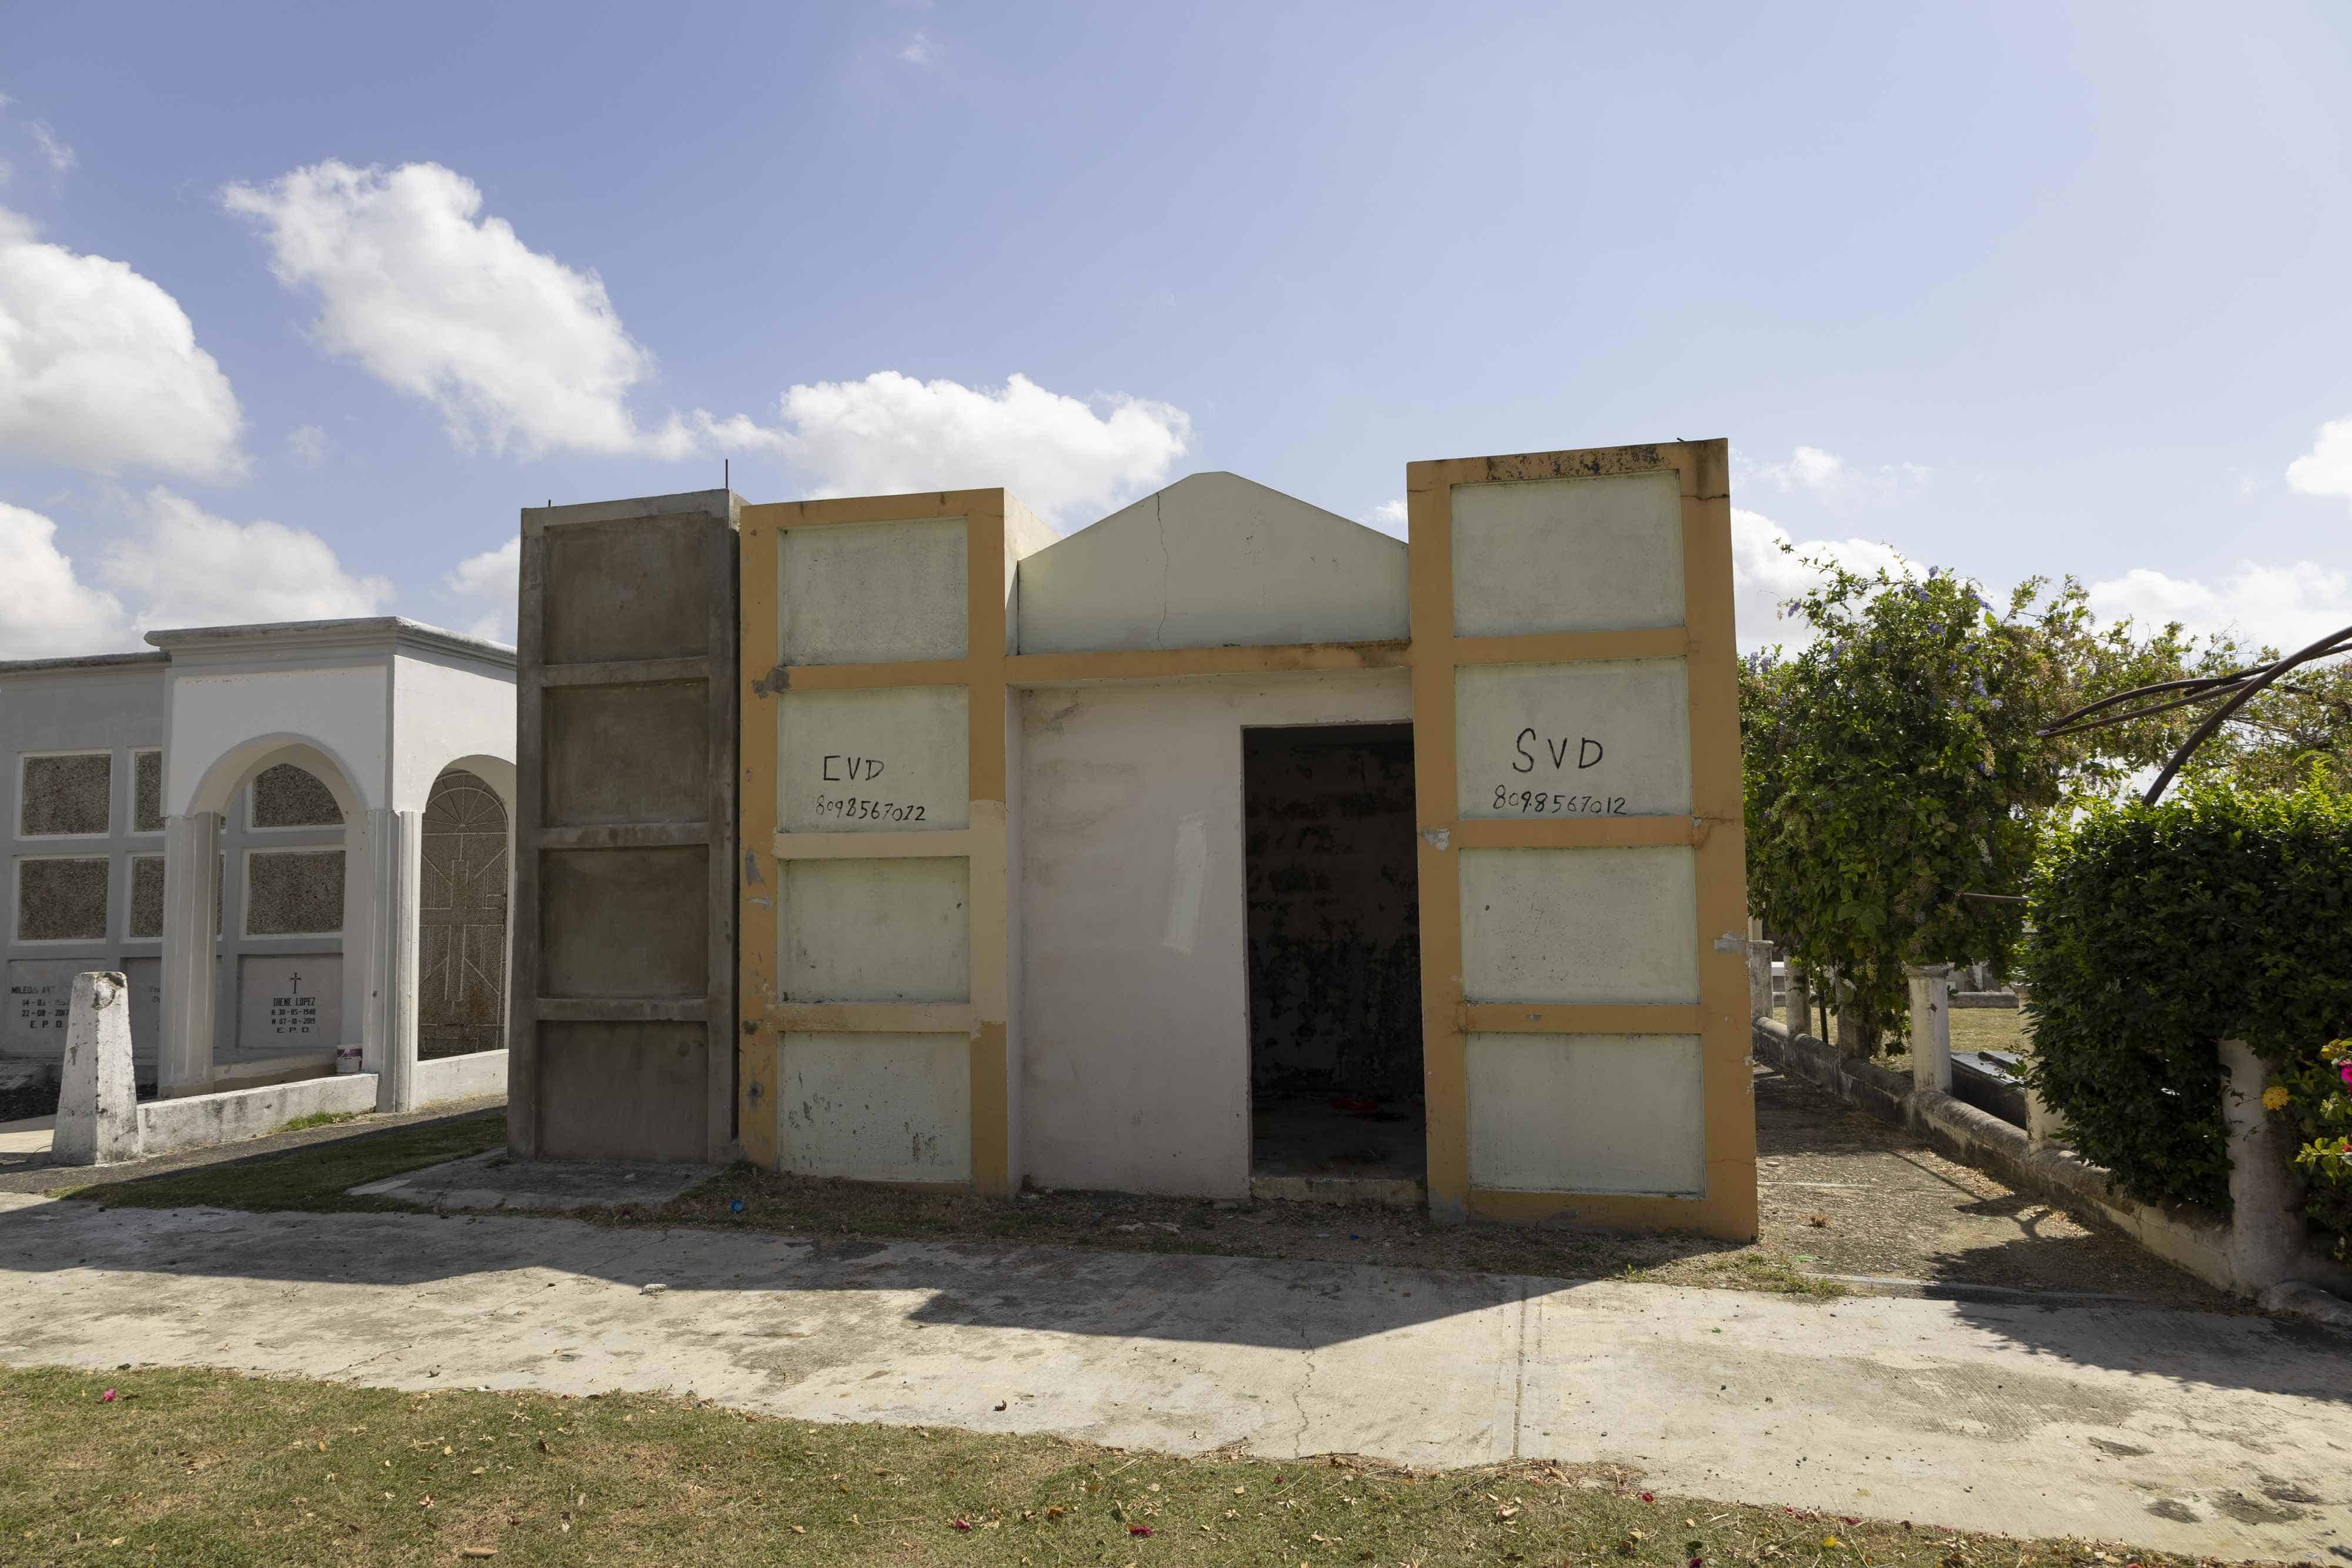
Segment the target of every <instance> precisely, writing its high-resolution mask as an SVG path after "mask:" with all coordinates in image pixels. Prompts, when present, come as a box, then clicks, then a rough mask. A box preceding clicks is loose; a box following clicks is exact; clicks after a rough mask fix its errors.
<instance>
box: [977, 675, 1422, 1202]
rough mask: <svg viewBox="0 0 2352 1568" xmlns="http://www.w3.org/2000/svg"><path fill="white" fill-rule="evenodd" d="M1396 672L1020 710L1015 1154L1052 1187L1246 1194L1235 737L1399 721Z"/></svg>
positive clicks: (1033, 700)
mask: <svg viewBox="0 0 2352 1568" xmlns="http://www.w3.org/2000/svg"><path fill="white" fill-rule="evenodd" d="M1409 701H1410V697H1409V692H1408V689H1407V685H1406V681H1405V677H1404V674H1403V672H1402V671H1381V672H1377V673H1369V672H1368V673H1362V674H1317V675H1298V676H1288V677H1276V678H1260V679H1255V680H1238V679H1236V680H1203V681H1169V682H1164V683H1136V684H1126V683H1122V684H1120V685H1115V686H1093V687H1084V688H1077V689H1064V690H1052V689H1048V690H1037V691H1028V692H1024V693H1022V694H1021V695H1020V699H1019V707H1020V715H1021V726H1020V743H1021V762H1020V777H1021V788H1022V802H1021V824H1022V830H1023V831H1022V846H1023V852H1022V858H1021V865H1020V887H1021V950H1022V953H1023V955H1024V961H1023V964H1022V978H1023V986H1024V997H1023V1006H1022V1020H1023V1042H1024V1073H1023V1082H1022V1087H1023V1103H1024V1116H1023V1143H1024V1148H1025V1149H1026V1151H1027V1161H1028V1170H1029V1174H1030V1176H1031V1178H1032V1179H1033V1180H1034V1181H1036V1182H1038V1183H1040V1184H1041V1185H1044V1186H1078V1187H1109V1188H1115V1189H1118V1190H1122V1191H1129V1192H1155V1193H1190V1194H1195V1195H1207V1196H1212V1197H1245V1196H1246V1195H1247V1194H1248V1191H1249V1176H1250V1115H1249V1104H1250V1098H1249V1090H1250V1036H1249V1001H1248V996H1249V991H1248V943H1249V917H1248V899H1247V896H1246V886H1245V884H1246V864H1245V861H1244V821H1243V817H1244V813H1243V800H1242V733H1243V730H1244V727H1250V726H1272V725H1320V724H1349V723H1360V724H1361V723H1369V724H1378V723H1393V722H1396V721H1399V720H1402V719H1404V718H1405V717H1407V716H1408V710H1409Z"/></svg>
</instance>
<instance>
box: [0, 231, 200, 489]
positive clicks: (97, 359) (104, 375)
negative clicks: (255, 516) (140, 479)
mask: <svg viewBox="0 0 2352 1568" xmlns="http://www.w3.org/2000/svg"><path fill="white" fill-rule="evenodd" d="M35 233H36V231H35V229H34V227H33V225H32V224H31V222H30V221H29V220H27V219H26V218H24V217H22V216H20V215H19V214H16V213H12V212H9V211H8V210H7V209H5V208H0V451H6V452H8V453H11V454H13V455H18V456H22V457H26V458H30V459H32V460H33V461H35V462H38V463H56V464H60V465H66V466H68V467H76V468H87V469H92V470H95V471H96V472H99V473H101V474H111V473H115V472H117V471H119V470H121V469H122V468H125V467H147V468H155V469H161V470H163V471H165V472H168V473H173V474H179V475H183V476H186V477H189V478H193V479H206V480H215V481H219V480H226V479H234V478H236V477H238V476H241V475H243V473H244V472H245V465H246V460H245V455H244V454H243V453H242V452H240V451H239V450H238V449H237V434H238V432H239V430H240V429H241V428H242V427H243V425H244V423H245V420H244V415H243V414H242V413H239V412H238V409H237V406H236V393H235V392H231V391H230V390H229V384H228V378H227V377H226V376H225V375H223V374H222V373H221V368H220V366H219V365H218V364H217V363H215V361H214V360H213V357H212V356H211V355H210V354H207V353H205V351H204V350H202V349H200V348H198V347H196V332H195V328H194V326H193V325H191V324H190V322H189V320H188V316H187V312H186V311H184V310H183V309H181V308H180V303H179V301H178V300H176V299H174V298H172V296H171V295H169V294H168V293H166V292H164V291H163V289H162V288H161V287H158V286H157V285H156V284H155V283H153V282H152V280H150V279H148V278H145V277H141V276H140V275H139V274H138V273H136V272H133V271H132V270H131V268H130V267H126V266H124V265H123V264H122V263H121V262H119V261H110V260H109V259H107V258H106V257H104V256H81V255H78V254H76V253H75V252H73V251H70V250H68V249H66V248H65V247H64V246H55V245H48V244H45V243H43V242H42V241H40V240H38V239H37V238H36V237H35Z"/></svg>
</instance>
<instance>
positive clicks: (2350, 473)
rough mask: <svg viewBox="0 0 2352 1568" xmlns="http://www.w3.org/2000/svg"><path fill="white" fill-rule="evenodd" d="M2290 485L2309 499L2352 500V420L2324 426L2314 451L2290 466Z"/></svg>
mask: <svg viewBox="0 0 2352 1568" xmlns="http://www.w3.org/2000/svg"><path fill="white" fill-rule="evenodd" d="M2286 482H2287V486H2288V487H2289V488H2290V489H2294V490H2300V491H2302V492H2303V493H2304V494H2305V495H2306V496H2342V497H2346V498H2347V499H2352V419H2331V420H2329V421H2328V422H2327V423H2326V424H2323V425H2321V426H2320V427H2319V435H2318V437H2317V439H2315V441H2313V443H2312V444H2311V450H2310V451H2308V452H2306V453H2305V454H2304V455H2302V456H2300V457H2298V458H2296V459H2295V460H2294V462H2292V463H2290V464H2288V465H2286Z"/></svg>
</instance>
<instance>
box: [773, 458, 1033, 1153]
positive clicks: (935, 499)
mask: <svg viewBox="0 0 2352 1568" xmlns="http://www.w3.org/2000/svg"><path fill="white" fill-rule="evenodd" d="M1007 504H1008V501H1007V497H1006V496H1005V493H1004V492H1003V490H948V491H935V492H932V493H929V494H926V495H917V496H858V497H845V498H842V499H837V500H827V501H782V502H774V503H771V504H767V505H761V506H746V507H743V508H742V514H741V518H740V524H741V527H740V533H739V535H738V538H740V541H741V542H740V547H739V548H740V549H741V551H742V572H741V584H742V586H741V600H740V611H739V613H740V616H741V622H740V625H741V630H742V638H741V648H742V671H741V690H740V712H741V716H742V717H741V724H742V729H741V741H740V746H741V753H740V754H741V758H742V768H743V779H742V783H743V788H742V790H741V792H740V811H741V813H742V829H741V834H740V838H741V841H742V844H743V847H744V854H745V866H746V871H747V873H752V872H758V871H761V870H762V869H763V870H764V872H765V874H764V875H752V874H747V875H746V876H745V877H744V879H743V883H742V889H741V902H740V910H739V915H740V926H739V928H738V930H739V936H738V943H739V952H738V956H739V960H740V965H741V969H740V989H739V993H738V994H739V996H740V998H741V1001H740V1007H741V1011H742V1019H743V1022H742V1030H743V1032H742V1037H741V1039H740V1041H739V1045H740V1061H741V1067H742V1071H741V1072H740V1077H739V1082H740V1084H741V1086H742V1087H741V1089H740V1096H741V1102H740V1124H741V1128H742V1145H743V1157H744V1158H745V1159H747V1160H750V1161H751V1163H753V1164H754V1165H761V1166H769V1167H771V1168H773V1167H774V1166H776V1165H777V1164H778V1162H779V1160H780V1158H781V1151H780V1150H779V1148H778V1147H777V1130H776V1095H777V1093H778V1092H779V1089H780V1087H781V1086H780V1085H779V1084H778V1083H777V1082H775V1079H776V1075H777V1071H778V1069H779V1066H780V1052H779V1046H780V1043H781V1037H782V1035H784V1034H786V1033H789V1032H793V1031H843V1032H858V1033H874V1034H939V1033H962V1034H964V1035H966V1036H967V1037H968V1038H969V1039H970V1040H971V1183H970V1186H971V1188H972V1189H973V1190H975V1191H978V1192H983V1193H992V1194H998V1195H1007V1194H1010V1193H1011V1192H1012V1191H1013V1186H1014V1185H1015V1183H1016V1182H1017V1180H1018V1177H1017V1176H1016V1175H1015V1173H1014V1171H1013V1133H1014V1129H1013V1123H1012V1110H1013V1097H1012V1083H1011V1081H1010V1076H1009V1074H1010V1071H1011V1061H1010V1052H1009V1048H1008V1043H1007V1041H1008V1030H1009V1020H1008V1018H1007V1013H1008V1010H1009V1009H1008V1000H1009V998H1010V997H1011V995H1012V988H1013V987H1012V982H1013V977H1012V973H1011V965H1010V957H1011V947H1010V923H1011V918H1012V914H1013V912H1012V909H1011V907H1010V903H1009V899H1008V886H1009V883H1008V869H1009V868H1008V865H1007V854H1008V844H1007V841H1006V823H1005V811H1004V802H1005V799H1006V778H1005V721H1006V712H1007V707H1006V702H1007V698H1006V695H1005V665H1006V663H1007V660H1006V654H1007V652H1008V648H1007V643H1008V636H1007V632H1008V621H1007V615H1008V601H1009V600H1010V598H1011V595H1012V589H1013V576H1012V563H1011V561H1010V559H1009V558H1008V556H1007V554H1006V549H1005V528H1004V515H1005V508H1006V506H1007ZM1013 504H1014V505H1017V503H1013ZM945 518H961V519H962V520H963V525H964V575H965V582H966V594H967V597H966V610H965V614H966V621H965V632H964V656H963V657H962V658H961V659H924V660H909V661H907V662H905V663H901V664H795V665H786V664H782V663H781V662H779V655H780V653H781V650H780V649H779V648H778V646H777V634H778V608H779V607H778V605H777V603H776V569H777V559H776V557H777V551H778V549H779V548H780V547H781V544H782V538H781V536H782V532H783V531H784V530H785V529H788V528H824V527H829V526H835V525H845V524H856V523H905V522H925V521H937V520H940V519H945ZM915 685H924V686H961V687H963V688H964V690H965V694H966V701H967V706H968V713H969V718H968V720H967V723H968V726H969V731H968V735H967V737H966V740H967V746H968V747H969V757H970V762H969V767H968V773H967V785H968V789H969V791H970V798H971V817H970V825H969V826H967V827H964V828H961V829H952V830H942V831H938V832H929V833H923V832H873V833H786V832H782V831H779V826H778V822H777V813H776V704H775V702H774V701H773V698H774V697H776V696H777V695H781V694H782V693H783V692H786V691H791V690H801V691H866V690H877V689H881V688H885V687H891V686H915ZM845 857H859V858H868V859H877V860H882V859H897V858H924V859H930V858H940V857H961V858H962V859H964V860H966V861H967V862H969V863H970V866H971V904H970V917H971V990H970V997H971V999H970V1000H969V1001H968V1002H960V1003H945V1004H911V1003H910V1004H862V1003H833V1002H820V1003H791V1002H785V1001H784V1000H782V997H781V994H780V991H779V988H778V986H777V983H776V982H777V977H776V974H775V962H776V935H777V932H776V897H777V894H778V892H779V890H780V888H781V886H782V863H783V862H786V861H791V860H797V859H830V858H845ZM762 861H764V862H766V864H765V866H764V868H762V867H761V862H762ZM933 1185H956V1184H933Z"/></svg>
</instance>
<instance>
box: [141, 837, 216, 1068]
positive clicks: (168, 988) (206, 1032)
mask: <svg viewBox="0 0 2352 1568" xmlns="http://www.w3.org/2000/svg"><path fill="white" fill-rule="evenodd" d="M220 836H221V819H220V813H219V812H217V811H196V812H193V813H191V814H190V815H188V816H184V817H167V818H165V819H164V820H163V1040H162V1042H161V1044H160V1046H159V1048H158V1050H157V1051H156V1063H155V1075H156V1077H157V1079H158V1080H159V1081H160V1088H161V1092H162V1093H163V1097H164V1098H166V1099H171V1098H173V1097H175V1096H178V1095H182V1094H208V1093H210V1092H212V1087H213V1020H214V1018H215V1009H216V1007H217V1004H218V1001H219V987H220V961H219V950H220V944H219V935H220V933H219V932H218V930H217V929H216V928H215V922H216V921H217V919H218V912H219V909H220Z"/></svg>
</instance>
